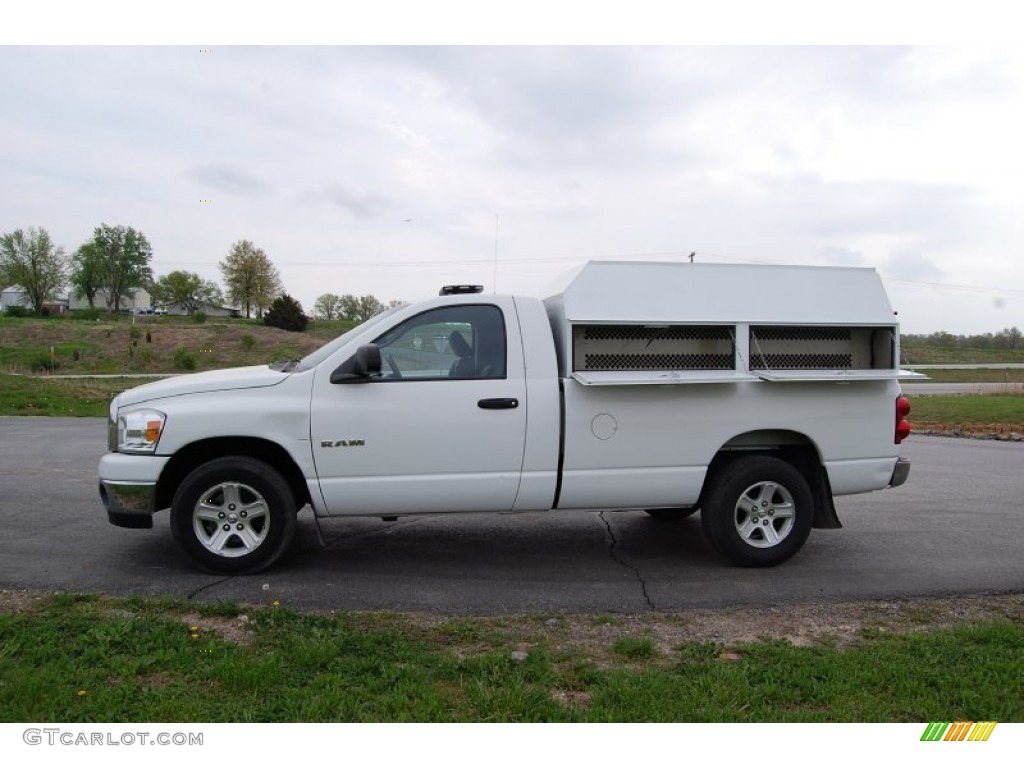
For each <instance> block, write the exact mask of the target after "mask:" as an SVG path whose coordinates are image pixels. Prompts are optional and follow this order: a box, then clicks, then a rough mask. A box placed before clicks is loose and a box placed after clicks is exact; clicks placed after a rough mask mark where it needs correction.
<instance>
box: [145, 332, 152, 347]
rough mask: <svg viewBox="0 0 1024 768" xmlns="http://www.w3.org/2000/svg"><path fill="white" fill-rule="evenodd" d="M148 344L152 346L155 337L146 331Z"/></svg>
mask: <svg viewBox="0 0 1024 768" xmlns="http://www.w3.org/2000/svg"><path fill="white" fill-rule="evenodd" d="M146 343H147V344H152V343H153V336H152V335H151V334H150V332H149V331H146Z"/></svg>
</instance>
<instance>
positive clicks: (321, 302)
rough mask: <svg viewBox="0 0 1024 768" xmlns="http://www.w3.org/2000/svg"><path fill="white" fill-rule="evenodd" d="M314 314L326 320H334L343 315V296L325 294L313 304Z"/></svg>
mask: <svg viewBox="0 0 1024 768" xmlns="http://www.w3.org/2000/svg"><path fill="white" fill-rule="evenodd" d="M313 312H315V313H316V315H317V317H321V318H323V319H324V320H333V319H334V318H336V317H339V316H340V315H341V296H339V295H338V294H336V293H325V294H323V295H322V296H319V297H318V298H317V300H316V301H315V302H313Z"/></svg>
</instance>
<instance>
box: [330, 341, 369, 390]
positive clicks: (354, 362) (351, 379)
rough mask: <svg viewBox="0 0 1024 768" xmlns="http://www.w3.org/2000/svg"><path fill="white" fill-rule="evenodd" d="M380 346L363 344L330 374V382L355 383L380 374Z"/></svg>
mask: <svg viewBox="0 0 1024 768" xmlns="http://www.w3.org/2000/svg"><path fill="white" fill-rule="evenodd" d="M380 372H381V361H380V347H378V346H377V345H376V344H364V345H363V346H361V347H360V348H359V349H357V350H356V353H355V355H353V356H352V357H350V358H349V359H348V360H346V361H345V362H344V363H342V364H341V365H339V366H338V367H337V368H336V369H335V370H334V372H333V373H332V374H331V384H356V383H359V382H364V381H369V380H370V379H372V378H375V377H377V376H380Z"/></svg>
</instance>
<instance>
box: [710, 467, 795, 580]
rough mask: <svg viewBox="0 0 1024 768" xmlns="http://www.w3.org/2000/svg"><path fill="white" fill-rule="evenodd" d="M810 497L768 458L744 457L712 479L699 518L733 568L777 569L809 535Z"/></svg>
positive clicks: (787, 469) (792, 470) (791, 475)
mask: <svg viewBox="0 0 1024 768" xmlns="http://www.w3.org/2000/svg"><path fill="white" fill-rule="evenodd" d="M813 519H814V497H813V495H812V493H811V488H810V486H809V485H808V484H807V480H805V479H804V476H803V475H802V474H801V473H800V472H799V471H798V470H797V469H796V468H794V467H793V466H792V465H791V464H787V463H786V462H784V461H782V460H781V459H776V458H774V457H771V456H747V457H744V458H741V459H737V460H736V461H734V462H733V463H731V464H729V465H728V466H726V467H725V468H723V469H722V470H721V471H720V472H719V473H718V474H717V475H716V476H715V477H714V478H713V479H712V486H711V489H710V491H709V492H708V494H707V498H706V500H705V504H704V508H703V510H702V512H701V524H702V526H703V528H704V533H705V535H706V537H707V539H708V540H709V541H710V542H711V544H712V546H714V547H715V549H717V550H718V551H719V552H721V553H722V554H723V555H725V556H726V557H727V558H729V559H730V560H731V561H732V562H733V563H735V564H736V565H742V566H755V567H756V566H768V565H777V564H779V563H781V562H784V561H786V560H788V559H789V558H791V557H792V556H793V555H795V554H796V553H797V552H798V551H799V550H800V548H801V547H802V546H803V544H804V542H805V541H806V540H807V536H808V535H809V534H810V532H811V524H812V522H813Z"/></svg>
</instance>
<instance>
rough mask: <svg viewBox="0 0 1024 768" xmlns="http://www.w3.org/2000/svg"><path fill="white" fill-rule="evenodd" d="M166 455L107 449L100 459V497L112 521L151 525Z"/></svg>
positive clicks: (132, 524)
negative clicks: (109, 451) (130, 452)
mask: <svg viewBox="0 0 1024 768" xmlns="http://www.w3.org/2000/svg"><path fill="white" fill-rule="evenodd" d="M167 461H168V457H166V456H133V455H130V454H124V453H108V454H106V455H104V456H103V458H102V459H100V470H99V475H100V478H99V492H100V500H101V501H102V502H103V506H104V507H105V508H106V510H107V518H108V519H109V520H110V523H111V524H112V525H117V526H120V527H122V528H152V527H153V513H154V512H155V511H156V509H155V508H154V507H155V501H156V484H157V481H158V480H159V479H160V472H161V471H162V470H163V468H164V465H165V464H166V463H167Z"/></svg>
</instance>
